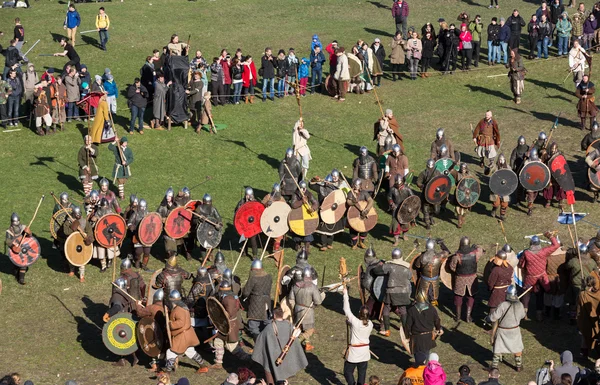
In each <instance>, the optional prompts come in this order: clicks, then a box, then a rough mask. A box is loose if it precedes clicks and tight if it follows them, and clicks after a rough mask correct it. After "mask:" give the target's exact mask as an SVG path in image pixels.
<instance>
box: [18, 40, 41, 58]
mask: <svg viewBox="0 0 600 385" xmlns="http://www.w3.org/2000/svg"><path fill="white" fill-rule="evenodd" d="M40 40H41V39H38V40H37V41H36V42H35V43H33V45H32V46H31V47H29V49H28V50H27V52H25V53H24V54H23V55H22V56H23V57H26V56H27V54H28V53H29V52H31V50H32V49H33V47H35V46H36V45H37V43H39V42H40Z"/></svg>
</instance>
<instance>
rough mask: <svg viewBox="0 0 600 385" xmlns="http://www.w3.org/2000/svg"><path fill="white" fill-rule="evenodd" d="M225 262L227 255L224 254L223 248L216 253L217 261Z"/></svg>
mask: <svg viewBox="0 0 600 385" xmlns="http://www.w3.org/2000/svg"><path fill="white" fill-rule="evenodd" d="M223 262H225V256H224V255H223V253H222V252H221V250H219V251H217V254H216V255H215V263H223Z"/></svg>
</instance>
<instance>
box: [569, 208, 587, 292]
mask: <svg viewBox="0 0 600 385" xmlns="http://www.w3.org/2000/svg"><path fill="white" fill-rule="evenodd" d="M571 217H572V218H573V229H575V239H577V240H578V241H579V236H578V235H577V222H576V221H575V207H574V205H573V204H572V203H571ZM575 249H577V258H579V268H580V269H581V280H582V281H583V280H584V279H585V277H584V276H583V263H581V252H580V251H579V246H578V245H577V244H575Z"/></svg>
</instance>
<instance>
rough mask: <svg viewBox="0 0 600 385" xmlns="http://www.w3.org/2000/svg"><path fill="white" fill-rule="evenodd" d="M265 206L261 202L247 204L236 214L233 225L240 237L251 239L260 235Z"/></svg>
mask: <svg viewBox="0 0 600 385" xmlns="http://www.w3.org/2000/svg"><path fill="white" fill-rule="evenodd" d="M263 211H265V206H263V205H262V203H260V202H255V201H252V202H246V203H244V204H243V205H242V206H240V208H239V209H238V211H237V212H236V213H235V218H234V219H233V224H234V225H235V229H236V230H237V232H238V234H239V235H240V236H243V237H246V238H250V237H253V236H255V235H257V234H260V232H261V231H262V229H261V228H260V217H261V215H262V213H263Z"/></svg>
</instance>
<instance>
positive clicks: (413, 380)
mask: <svg viewBox="0 0 600 385" xmlns="http://www.w3.org/2000/svg"><path fill="white" fill-rule="evenodd" d="M426 361H427V355H426V354H425V353H423V352H415V363H414V364H413V366H411V367H410V368H408V369H406V370H405V371H404V373H402V375H401V376H400V379H399V380H398V384H405V383H406V382H405V381H406V379H408V381H410V382H408V383H409V384H423V371H424V370H425V363H426Z"/></svg>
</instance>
